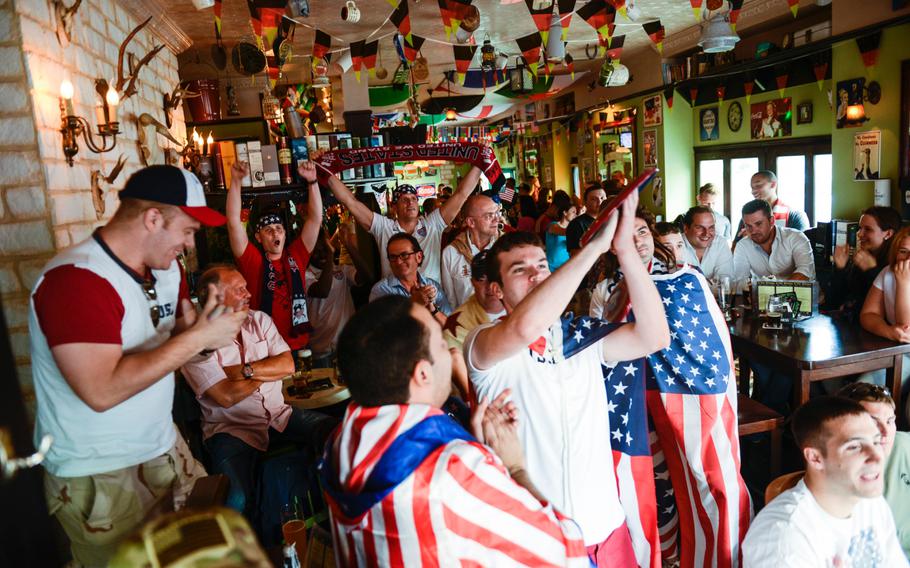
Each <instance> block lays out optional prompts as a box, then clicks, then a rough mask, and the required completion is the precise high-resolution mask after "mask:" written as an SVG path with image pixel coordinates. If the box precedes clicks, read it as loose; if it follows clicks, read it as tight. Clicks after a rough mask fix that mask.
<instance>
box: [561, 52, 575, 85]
mask: <svg viewBox="0 0 910 568" xmlns="http://www.w3.org/2000/svg"><path fill="white" fill-rule="evenodd" d="M563 61H564V62H565V64H566V69H568V71H569V75H571V77H572V80H573V81H574V80H575V59H573V58H572V54H571V53H569V52H568V51H567V52H566V58H565V59H563Z"/></svg>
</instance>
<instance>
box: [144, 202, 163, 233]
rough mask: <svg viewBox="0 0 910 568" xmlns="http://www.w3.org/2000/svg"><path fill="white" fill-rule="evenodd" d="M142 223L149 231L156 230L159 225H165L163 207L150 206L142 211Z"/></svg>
mask: <svg viewBox="0 0 910 568" xmlns="http://www.w3.org/2000/svg"><path fill="white" fill-rule="evenodd" d="M142 224H143V225H144V226H145V228H146V229H148V230H149V231H152V230H155V229H157V228H159V227H163V226H164V215H163V214H162V213H161V209H158V208H157V207H149V208H148V209H146V210H145V211H143V212H142Z"/></svg>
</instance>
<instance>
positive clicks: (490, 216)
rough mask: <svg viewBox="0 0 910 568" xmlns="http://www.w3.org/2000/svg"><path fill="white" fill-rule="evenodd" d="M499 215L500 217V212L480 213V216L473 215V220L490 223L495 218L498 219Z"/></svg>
mask: <svg viewBox="0 0 910 568" xmlns="http://www.w3.org/2000/svg"><path fill="white" fill-rule="evenodd" d="M501 215H502V212H501V211H488V212H486V213H482V214H480V215H475V218H477V219H483V220H484V221H492V220H493V219H496V218H498V217H500V216H501Z"/></svg>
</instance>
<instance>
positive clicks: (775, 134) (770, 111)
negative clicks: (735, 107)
mask: <svg viewBox="0 0 910 568" xmlns="http://www.w3.org/2000/svg"><path fill="white" fill-rule="evenodd" d="M790 104H791V99H790V97H787V98H785V99H771V100H769V101H765V102H761V103H752V107H751V109H750V111H751V112H750V113H749V124H750V126H751V128H752V139H753V140H764V139H767V138H780V137H781V136H790V134H792V132H793V117H792V116H791V112H790V109H791V106H790Z"/></svg>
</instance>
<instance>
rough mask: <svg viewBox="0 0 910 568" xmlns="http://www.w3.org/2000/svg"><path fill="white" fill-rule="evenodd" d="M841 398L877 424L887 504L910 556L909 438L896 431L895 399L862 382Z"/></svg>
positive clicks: (847, 390) (909, 435)
mask: <svg viewBox="0 0 910 568" xmlns="http://www.w3.org/2000/svg"><path fill="white" fill-rule="evenodd" d="M837 395H838V396H842V397H844V398H849V399H850V400H855V401H856V402H858V403H860V404H861V405H862V406H863V408H865V409H866V412H868V413H869V415H870V416H872V419H873V420H875V424H876V425H877V426H878V431H879V432H880V433H881V435H882V441H881V444H882V452H883V453H884V455H885V501H887V502H888V506H890V507H891V513H892V514H893V515H894V524H895V525H897V539H898V540H899V541H900V543H901V547H902V548H903V549H904V554H906V555H907V556H910V511H908V506H910V485H908V483H907V481H906V480H907V479H908V474H910V434H908V433H907V432H898V431H897V424H896V422H897V417H896V416H895V414H894V410H895V408H894V399H893V398H891V395H890V394H888V390H887V389H886V388H885V387H881V386H879V385H873V384H869V383H863V382H855V383H851V384H849V385H847V386H845V387H844V388H842V389H841V390H839V391H838V392H837Z"/></svg>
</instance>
